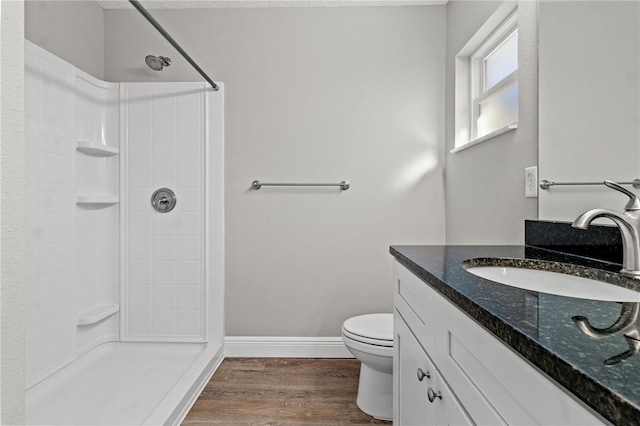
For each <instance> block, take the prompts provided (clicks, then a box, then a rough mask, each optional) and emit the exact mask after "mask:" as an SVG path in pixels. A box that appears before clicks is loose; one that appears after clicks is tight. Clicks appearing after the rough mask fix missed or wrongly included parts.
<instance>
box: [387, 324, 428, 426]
mask: <svg viewBox="0 0 640 426" xmlns="http://www.w3.org/2000/svg"><path fill="white" fill-rule="evenodd" d="M394 327H395V342H394V350H395V354H394V358H393V360H394V376H395V377H394V388H395V389H394V395H395V401H394V405H395V407H394V424H396V425H401V426H411V425H434V424H436V423H435V421H436V418H435V404H432V403H430V402H429V399H428V398H427V389H428V388H429V387H433V386H435V374H436V369H435V366H434V365H433V363H432V362H431V360H430V359H429V357H428V356H427V354H426V353H425V352H424V350H423V349H422V347H421V346H420V344H419V343H418V341H417V340H416V338H415V336H414V335H413V333H411V331H410V330H409V328H408V327H407V325H406V324H405V322H404V321H403V319H402V317H401V316H400V315H399V314H398V313H397V312H396V313H395V318H394Z"/></svg>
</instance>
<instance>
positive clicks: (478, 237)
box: [446, 0, 538, 244]
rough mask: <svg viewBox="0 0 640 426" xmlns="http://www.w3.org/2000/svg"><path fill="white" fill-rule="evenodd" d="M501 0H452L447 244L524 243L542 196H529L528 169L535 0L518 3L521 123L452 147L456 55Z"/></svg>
mask: <svg viewBox="0 0 640 426" xmlns="http://www.w3.org/2000/svg"><path fill="white" fill-rule="evenodd" d="M500 4H501V2H489V1H455V0H454V1H450V2H449V3H448V5H447V9H448V14H447V59H446V61H447V65H446V66H447V95H446V96H447V97H446V99H447V108H446V110H447V132H446V133H447V138H446V141H447V142H446V145H447V157H446V164H447V167H446V194H447V195H446V198H447V202H446V211H447V244H522V243H523V242H524V220H525V219H535V218H536V217H537V199H536V198H524V169H525V167H528V166H534V165H537V163H538V160H537V149H538V145H537V59H536V58H537V38H536V34H537V26H536V19H535V14H536V2H531V1H520V2H519V6H518V7H519V12H518V14H519V22H518V33H519V46H518V47H519V56H520V59H519V97H520V100H519V123H518V129H517V130H515V131H512V132H507V133H504V134H502V135H500V136H497V137H495V138H493V139H491V140H489V141H487V142H483V143H480V144H478V145H476V146H473V147H471V148H468V149H466V150H463V151H460V152H458V153H455V154H452V153H449V151H450V150H451V149H453V148H454V146H455V144H454V109H453V99H454V75H455V74H454V70H455V61H454V60H455V55H456V54H457V53H458V52H459V51H460V49H461V48H462V47H463V46H464V45H465V44H466V43H467V41H468V40H469V39H470V38H471V36H473V34H474V33H475V32H476V31H477V30H478V28H480V26H481V25H482V24H483V23H484V22H485V20H486V19H487V18H488V17H489V16H490V15H491V14H492V13H493V12H494V11H495V9H496V8H497V7H498V6H499V5H500Z"/></svg>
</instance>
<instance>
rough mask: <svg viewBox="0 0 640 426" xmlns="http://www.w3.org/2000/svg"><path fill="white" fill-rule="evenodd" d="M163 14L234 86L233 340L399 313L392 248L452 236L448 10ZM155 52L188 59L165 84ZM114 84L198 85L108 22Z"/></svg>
mask: <svg viewBox="0 0 640 426" xmlns="http://www.w3.org/2000/svg"><path fill="white" fill-rule="evenodd" d="M153 14H154V16H155V17H156V18H157V20H158V21H159V22H160V23H161V24H163V25H164V26H165V27H166V28H167V30H168V31H169V32H170V33H171V34H172V35H173V36H174V37H175V39H176V40H178V41H179V42H180V43H181V44H182V45H183V46H184V48H185V50H187V51H188V52H189V53H190V54H191V55H192V56H193V57H194V59H195V60H196V61H197V62H199V63H200V64H201V66H202V67H203V68H204V69H205V70H207V71H208V72H209V73H210V74H211V76H212V78H214V79H217V80H219V81H223V82H224V83H225V90H226V106H225V115H226V118H225V124H226V129H225V132H226V136H225V139H226V155H225V164H226V222H227V224H226V234H227V245H226V255H227V282H226V290H225V291H226V312H227V313H226V332H227V335H256V336H259V335H271V336H338V335H339V334H340V325H341V323H342V321H344V320H345V319H346V318H347V317H349V316H352V315H356V314H361V313H367V312H376V311H386V312H390V311H391V309H392V282H391V280H392V277H391V269H392V268H391V257H390V255H389V254H388V248H389V245H390V244H430V243H431V244H434V243H435V244H441V243H444V239H445V233H444V231H445V227H444V223H445V217H444V193H443V186H444V184H443V179H442V178H443V171H442V164H441V158H442V157H443V153H442V148H443V144H442V140H443V138H444V134H443V129H444V111H443V108H442V106H443V105H444V55H445V32H446V30H445V23H446V8H445V7H444V6H436V7H398V8H395V7H386V8H289V9H284V8H283V9H209V10H192V11H188V10H181V11H177V10H172V11H166V10H154V11H153ZM147 54H155V55H168V56H170V57H171V58H172V59H173V62H174V63H173V65H172V66H171V67H170V68H168V69H165V70H164V71H162V72H152V71H150V70H148V69H146V67H145V65H144V56H145V55H147ZM105 76H106V79H107V80H111V81H160V80H162V81H181V80H190V81H194V80H195V81H200V77H199V76H198V75H197V74H196V73H195V71H193V70H192V69H191V68H190V67H189V66H188V65H187V64H186V63H185V62H184V61H183V60H182V59H180V58H179V56H178V54H177V53H176V52H175V51H174V50H173V49H172V48H171V47H170V46H169V45H168V44H167V43H166V41H164V40H163V39H162V38H161V37H160V36H159V35H158V34H157V33H156V32H155V30H153V29H152V28H151V27H150V26H149V24H148V23H147V22H145V21H144V20H143V19H142V17H141V16H139V15H138V14H137V13H136V12H135V11H123V10H111V11H105ZM254 179H261V180H263V181H311V182H313V181H316V182H318V181H340V180H342V179H347V180H349V181H351V183H352V187H351V189H349V190H348V191H344V192H342V193H340V192H339V191H338V190H336V189H327V190H324V189H274V188H263V189H261V190H260V191H251V190H249V186H250V184H251V182H252V181H253V180H254Z"/></svg>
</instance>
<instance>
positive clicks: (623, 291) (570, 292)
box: [465, 266, 640, 302]
mask: <svg viewBox="0 0 640 426" xmlns="http://www.w3.org/2000/svg"><path fill="white" fill-rule="evenodd" d="M465 269H466V270H467V271H468V272H470V273H472V274H473V275H477V276H479V277H482V278H485V279H487V280H491V281H495V282H497V283H500V284H505V285H508V286H511V287H518V288H521V289H524V290H532V291H536V292H540V293H548V294H555V295H558V296H568V297H576V298H579V299H590V300H602V301H610V302H640V292H637V291H633V290H630V289H628V288H624V287H619V286H616V285H614V284H608V283H605V282H602V281H597V280H592V279H590V278H584V277H578V276H575V275H568V274H563V273H559V272H551V271H543V270H538V269H527V268H516V267H513V266H469V267H466V266H465Z"/></svg>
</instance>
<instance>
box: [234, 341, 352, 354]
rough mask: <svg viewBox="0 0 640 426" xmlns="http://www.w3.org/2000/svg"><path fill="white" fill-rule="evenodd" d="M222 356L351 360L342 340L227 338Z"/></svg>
mask: <svg viewBox="0 0 640 426" xmlns="http://www.w3.org/2000/svg"><path fill="white" fill-rule="evenodd" d="M224 356H225V357H257V358H261V357H265V358H275V357H279V358H354V356H353V355H352V354H351V352H349V350H348V349H347V347H346V346H345V345H344V343H343V342H342V338H341V337H270V336H227V337H225V339H224Z"/></svg>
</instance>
